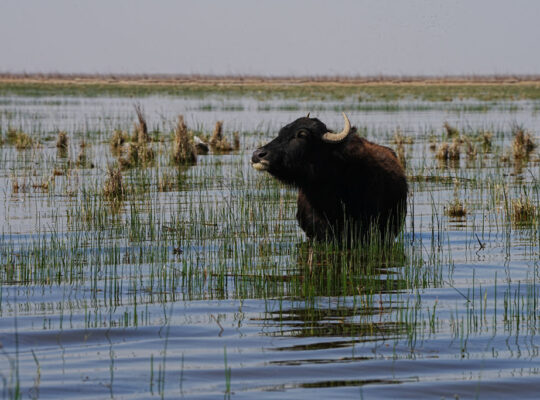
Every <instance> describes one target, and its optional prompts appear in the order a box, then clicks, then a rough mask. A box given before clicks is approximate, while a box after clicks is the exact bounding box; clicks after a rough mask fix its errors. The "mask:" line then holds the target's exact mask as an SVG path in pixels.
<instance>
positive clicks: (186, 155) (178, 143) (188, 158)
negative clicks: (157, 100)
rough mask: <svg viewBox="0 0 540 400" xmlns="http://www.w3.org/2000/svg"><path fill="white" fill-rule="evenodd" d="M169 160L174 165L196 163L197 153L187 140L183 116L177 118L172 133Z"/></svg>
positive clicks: (188, 139) (187, 134)
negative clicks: (172, 139)
mask: <svg viewBox="0 0 540 400" xmlns="http://www.w3.org/2000/svg"><path fill="white" fill-rule="evenodd" d="M171 160H172V163H173V164H175V165H186V164H195V163H196V162H197V151H196V150H195V147H194V146H193V144H192V142H191V140H190V138H189V133H188V129H187V126H186V123H185V122H184V116H183V115H179V116H178V122H177V124H176V129H175V131H174V143H173V148H172V155H171Z"/></svg>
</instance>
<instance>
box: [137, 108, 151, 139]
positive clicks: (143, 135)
mask: <svg viewBox="0 0 540 400" xmlns="http://www.w3.org/2000/svg"><path fill="white" fill-rule="evenodd" d="M135 112H136V113H137V119H138V120H139V123H138V124H135V126H134V130H133V141H134V142H138V143H147V142H149V141H150V135H149V134H148V124H147V123H146V118H144V114H143V110H142V108H141V105H140V104H135Z"/></svg>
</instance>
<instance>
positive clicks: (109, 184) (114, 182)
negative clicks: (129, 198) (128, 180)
mask: <svg viewBox="0 0 540 400" xmlns="http://www.w3.org/2000/svg"><path fill="white" fill-rule="evenodd" d="M124 195H125V188H124V183H123V181H122V170H121V169H120V168H119V167H114V166H112V165H109V166H108V168H107V179H106V180H105V183H104V186H103V196H105V198H107V199H108V200H122V199H123V198H124Z"/></svg>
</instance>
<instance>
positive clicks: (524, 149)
mask: <svg viewBox="0 0 540 400" xmlns="http://www.w3.org/2000/svg"><path fill="white" fill-rule="evenodd" d="M512 130H513V133H514V141H513V143H512V154H513V156H514V160H528V159H529V156H530V155H531V153H532V152H533V151H534V149H535V148H536V143H535V142H534V140H533V138H532V136H531V134H530V132H526V131H525V130H524V129H523V127H521V126H514V128H513V129H512Z"/></svg>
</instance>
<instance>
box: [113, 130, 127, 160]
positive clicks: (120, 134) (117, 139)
mask: <svg viewBox="0 0 540 400" xmlns="http://www.w3.org/2000/svg"><path fill="white" fill-rule="evenodd" d="M127 139H128V134H127V133H126V132H124V131H122V130H121V129H115V130H114V132H113V135H112V136H111V140H110V141H109V145H110V147H111V152H112V153H113V154H118V153H120V151H121V150H122V146H123V145H124V143H126V141H127Z"/></svg>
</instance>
